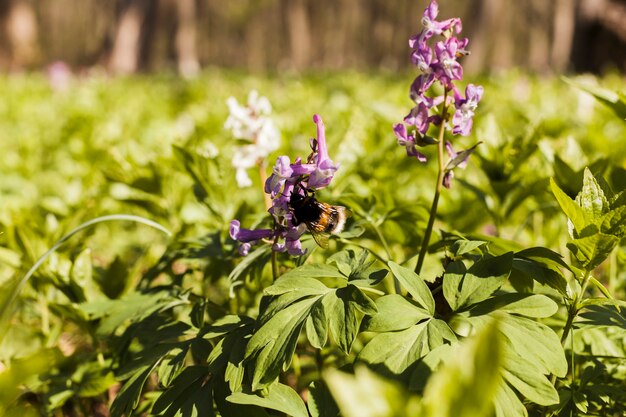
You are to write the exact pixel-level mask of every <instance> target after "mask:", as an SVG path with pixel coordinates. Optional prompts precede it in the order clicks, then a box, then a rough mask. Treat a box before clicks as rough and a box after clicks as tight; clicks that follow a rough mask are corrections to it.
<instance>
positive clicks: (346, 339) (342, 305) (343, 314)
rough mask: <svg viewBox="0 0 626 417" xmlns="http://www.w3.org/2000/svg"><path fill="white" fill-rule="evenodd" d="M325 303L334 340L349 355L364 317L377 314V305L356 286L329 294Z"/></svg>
mask: <svg viewBox="0 0 626 417" xmlns="http://www.w3.org/2000/svg"><path fill="white" fill-rule="evenodd" d="M323 302H324V309H325V311H326V316H327V317H328V323H329V327H330V330H331V333H332V335H333V338H334V339H335V341H336V342H337V344H338V345H339V347H340V348H341V350H343V351H344V352H346V353H349V352H350V349H351V348H352V343H353V342H354V339H356V336H357V334H358V333H359V327H360V325H361V321H362V320H363V315H364V314H368V315H374V314H376V311H377V310H376V304H375V303H374V302H373V301H372V300H371V299H370V298H369V297H367V296H366V295H365V294H363V292H362V291H361V290H359V288H358V287H356V286H354V285H348V286H347V287H344V288H339V289H337V290H336V291H334V292H332V293H329V294H328V295H327V296H325V297H324V300H323Z"/></svg>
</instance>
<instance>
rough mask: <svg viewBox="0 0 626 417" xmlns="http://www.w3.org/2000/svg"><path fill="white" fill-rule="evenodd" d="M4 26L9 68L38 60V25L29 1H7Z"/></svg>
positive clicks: (18, 68) (13, 68)
mask: <svg viewBox="0 0 626 417" xmlns="http://www.w3.org/2000/svg"><path fill="white" fill-rule="evenodd" d="M5 28H6V37H7V41H8V47H9V50H10V52H9V56H10V58H9V68H10V69H11V70H13V71H15V70H21V69H24V68H31V67H33V66H34V65H35V64H37V63H38V62H39V61H40V54H39V45H38V41H37V38H38V25H37V19H36V16H35V12H34V10H33V6H32V4H31V3H30V1H28V0H12V1H9V4H8V10H7V14H6V17H5Z"/></svg>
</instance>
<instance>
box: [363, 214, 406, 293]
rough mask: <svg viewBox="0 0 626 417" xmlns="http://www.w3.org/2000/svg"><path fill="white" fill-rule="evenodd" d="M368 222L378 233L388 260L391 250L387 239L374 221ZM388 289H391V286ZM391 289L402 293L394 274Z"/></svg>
mask: <svg viewBox="0 0 626 417" xmlns="http://www.w3.org/2000/svg"><path fill="white" fill-rule="evenodd" d="M370 224H371V225H372V227H373V228H374V231H375V232H376V234H377V235H378V238H379V239H380V242H381V243H382V244H383V248H384V249H385V253H386V254H387V259H388V261H389V260H391V250H389V245H388V244H387V239H385V236H384V235H383V233H382V231H381V230H380V227H378V225H377V224H376V222H374V221H372V220H370ZM388 261H387V262H388ZM389 290H391V288H390V289H389ZM393 290H394V291H395V293H396V294H401V293H402V288H400V282H399V281H398V279H397V278H396V277H395V276H394V277H393Z"/></svg>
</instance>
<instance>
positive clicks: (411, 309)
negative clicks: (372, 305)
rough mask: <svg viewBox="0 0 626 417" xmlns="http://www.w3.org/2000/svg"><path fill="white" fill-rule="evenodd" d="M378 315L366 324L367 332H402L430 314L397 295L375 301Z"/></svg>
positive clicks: (427, 317)
mask: <svg viewBox="0 0 626 417" xmlns="http://www.w3.org/2000/svg"><path fill="white" fill-rule="evenodd" d="M376 306H377V307H378V313H377V314H375V315H374V316H372V318H371V319H370V320H369V321H368V322H367V331H370V332H390V331H394V330H404V329H406V328H409V327H410V326H413V325H414V324H417V323H419V322H420V321H422V320H425V319H429V318H432V314H430V313H429V312H428V311H426V310H425V309H424V308H422V307H420V306H419V305H416V303H414V302H413V301H412V300H408V299H406V298H404V297H403V296H401V295H399V294H389V295H385V296H383V297H380V298H378V299H376Z"/></svg>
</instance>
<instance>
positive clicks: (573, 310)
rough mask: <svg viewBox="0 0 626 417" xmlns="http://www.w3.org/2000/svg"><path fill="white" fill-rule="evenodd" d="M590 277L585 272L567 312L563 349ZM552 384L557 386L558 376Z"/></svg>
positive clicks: (586, 271) (553, 379)
mask: <svg viewBox="0 0 626 417" xmlns="http://www.w3.org/2000/svg"><path fill="white" fill-rule="evenodd" d="M590 277H591V271H590V270H585V275H584V277H583V281H582V284H581V285H580V292H579V293H578V295H577V296H576V298H574V300H572V304H571V305H570V307H569V309H568V311H567V321H566V322H565V326H564V327H563V334H562V335H561V345H563V347H565V341H566V340H567V337H568V336H569V333H570V331H572V328H573V325H574V320H575V319H576V316H577V315H578V312H579V311H580V309H581V305H580V302H581V301H582V299H583V297H584V295H585V291H586V290H587V285H589V278H590ZM573 367H574V363H573V362H572V369H573ZM550 382H552V385H554V384H556V375H552V377H551V379H550Z"/></svg>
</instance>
